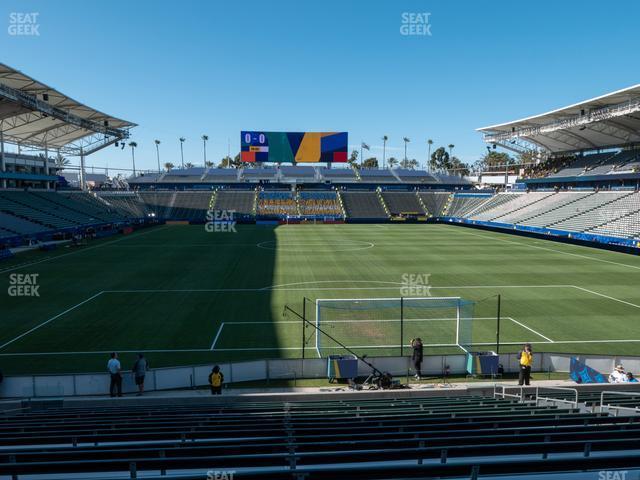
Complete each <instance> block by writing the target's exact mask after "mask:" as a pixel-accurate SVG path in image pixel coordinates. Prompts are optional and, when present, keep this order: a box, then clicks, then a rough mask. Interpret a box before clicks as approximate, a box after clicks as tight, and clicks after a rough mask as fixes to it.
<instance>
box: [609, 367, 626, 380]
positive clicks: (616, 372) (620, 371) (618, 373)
mask: <svg viewBox="0 0 640 480" xmlns="http://www.w3.org/2000/svg"><path fill="white" fill-rule="evenodd" d="M626 381H627V375H626V374H625V373H624V368H623V367H622V365H616V368H614V369H613V372H611V374H610V375H609V383H623V382H626Z"/></svg>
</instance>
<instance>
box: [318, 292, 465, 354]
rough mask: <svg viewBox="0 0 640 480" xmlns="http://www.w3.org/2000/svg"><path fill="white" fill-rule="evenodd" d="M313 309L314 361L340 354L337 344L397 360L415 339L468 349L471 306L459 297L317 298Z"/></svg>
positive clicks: (424, 342) (429, 343) (442, 345)
mask: <svg viewBox="0 0 640 480" xmlns="http://www.w3.org/2000/svg"><path fill="white" fill-rule="evenodd" d="M315 306H316V309H315V310H316V311H315V314H316V315H315V316H316V318H315V322H316V327H317V328H318V331H317V332H316V335H315V341H316V344H315V347H316V350H317V353H318V356H320V357H325V356H327V355H332V354H339V353H343V352H344V348H343V347H342V346H341V345H340V344H343V345H345V346H347V347H349V348H351V349H358V350H363V349H366V350H368V349H376V350H375V352H376V354H378V355H398V354H399V352H400V347H401V346H404V347H410V346H411V340H412V339H414V338H418V337H419V338H421V339H422V342H423V344H424V345H425V346H441V347H459V348H461V349H462V350H464V351H468V350H469V348H470V347H471V345H472V325H473V310H474V302H472V301H469V300H464V299H462V298H460V297H421V298H351V299H348V298H341V299H317V300H316V305H315ZM322 332H324V334H323V333H322Z"/></svg>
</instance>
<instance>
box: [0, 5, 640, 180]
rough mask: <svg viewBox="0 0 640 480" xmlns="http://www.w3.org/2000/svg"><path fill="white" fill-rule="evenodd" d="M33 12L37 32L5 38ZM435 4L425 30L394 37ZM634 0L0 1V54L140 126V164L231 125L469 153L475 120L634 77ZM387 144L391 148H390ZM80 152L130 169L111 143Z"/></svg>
mask: <svg viewBox="0 0 640 480" xmlns="http://www.w3.org/2000/svg"><path fill="white" fill-rule="evenodd" d="M12 12H25V13H26V12H37V13H39V16H38V23H39V25H40V27H39V31H40V35H39V36H33V37H24V36H22V37H20V36H10V35H8V33H7V30H6V27H7V26H8V24H9V15H10V13H12ZM403 12H410V13H421V12H428V13H430V14H431V15H430V18H429V22H430V29H431V34H432V35H431V36H403V35H401V34H400V27H401V21H402V13H403ZM638 18H640V3H638V2H637V1H634V0H629V1H619V2H616V1H610V2H604V1H600V2H594V1H580V2H577V1H562V2H559V1H536V2H514V1H490V2H489V1H459V0H458V1H402V0H400V1H378V2H376V1H364V0H363V1H359V0H358V1H356V0H352V1H350V0H338V1H335V0H324V1H322V2H310V1H300V0H298V1H290V0H271V1H249V0H245V1H242V2H233V1H224V2H223V1H190V0H183V1H180V2H176V1H158V0H156V1H151V0H144V1H131V0H129V1H121V0H110V1H109V2H98V1H89V0H56V1H54V0H46V1H45V0H42V1H29V0H20V1H12V0H4V1H3V2H2V3H1V4H0V24H2V25H4V26H5V28H4V33H0V61H1V62H3V63H6V64H8V65H10V66H13V67H15V68H17V69H19V70H22V71H23V72H25V73H27V74H29V75H31V76H33V77H35V78H36V79H38V80H41V81H43V82H45V83H47V84H49V85H50V86H52V87H54V88H57V89H59V90H61V91H62V92H64V93H66V94H68V95H70V96H72V97H73V98H75V99H77V100H79V101H82V102H84V103H86V104H88V105H90V106H92V107H95V108H97V109H100V110H102V111H104V112H107V113H109V114H112V115H115V116H119V117H121V118H125V119H127V120H131V121H133V122H135V123H138V124H139V125H140V126H139V127H137V128H135V129H134V130H133V135H132V138H133V139H134V140H135V141H137V142H138V144H139V148H138V149H137V152H136V159H137V164H138V167H139V168H154V167H155V165H156V159H155V147H154V145H153V140H154V139H155V138H158V139H160V140H161V141H162V145H161V160H162V162H165V161H172V162H173V163H176V164H178V163H179V161H180V158H179V157H180V153H179V152H180V149H179V142H178V138H179V137H180V136H184V137H186V138H187V141H186V142H185V160H186V161H191V162H193V163H202V142H201V140H200V137H201V135H202V134H207V135H209V137H210V141H209V144H208V148H207V153H208V155H207V156H208V158H209V159H214V160H215V161H216V162H217V161H219V159H220V158H221V157H223V156H224V155H226V153H227V145H228V141H230V144H231V152H232V154H235V153H237V151H238V150H239V142H240V138H239V137H240V134H239V132H240V130H242V129H254V130H293V131H304V130H308V131H316V130H319V131H343V130H344V131H348V132H349V142H350V144H354V145H359V143H360V141H362V140H364V141H366V142H367V143H369V144H370V145H372V146H373V147H374V148H373V149H372V154H374V155H377V156H378V157H379V158H380V157H381V151H380V150H376V149H375V147H376V146H380V145H381V144H382V142H381V140H380V138H381V137H382V135H384V134H386V135H388V136H389V138H390V140H389V144H388V145H389V147H388V148H389V150H388V155H396V156H398V157H402V156H403V151H402V137H404V136H407V137H409V138H410V139H411V140H412V141H411V143H410V145H409V157H413V158H417V159H419V160H420V161H424V160H425V158H426V140H427V139H428V138H432V139H433V140H434V141H435V143H436V145H448V144H449V143H453V144H455V145H456V147H455V149H454V153H455V154H456V155H457V156H459V157H460V158H461V159H462V160H463V161H466V162H473V161H475V160H476V159H478V158H479V157H480V156H481V155H482V154H483V152H484V144H483V142H482V138H481V135H479V134H478V133H477V132H475V129H476V128H478V127H482V126H486V125H490V124H494V123H501V122H504V121H509V120H514V119H517V118H521V117H524V116H529V115H532V114H536V113H541V112H543V111H547V110H549V109H553V108H557V107H561V106H564V105H566V104H570V103H573V102H576V101H580V100H583V99H587V98H591V97H594V96H597V95H601V94H604V93H606V92H608V91H612V90H617V89H620V88H623V87H627V86H630V85H633V84H636V83H639V82H640V62H639V61H638V55H639V53H638V52H640V48H639V47H640V35H638V33H637V19H638ZM394 149H397V150H394ZM89 164H95V165H99V166H104V165H107V164H108V165H109V167H129V166H130V153H129V152H128V151H127V150H125V151H121V150H119V149H115V148H113V147H110V148H107V149H105V150H103V151H101V152H100V153H97V154H95V155H93V157H92V158H91V159H90V160H89Z"/></svg>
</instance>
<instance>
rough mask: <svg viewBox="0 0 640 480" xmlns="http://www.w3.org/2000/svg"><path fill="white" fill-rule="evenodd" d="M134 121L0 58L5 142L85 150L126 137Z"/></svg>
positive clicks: (1, 121)
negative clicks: (77, 97) (68, 93)
mask: <svg viewBox="0 0 640 480" xmlns="http://www.w3.org/2000/svg"><path fill="white" fill-rule="evenodd" d="M135 126H136V125H135V124H134V123H131V122H128V121H126V120H121V119H119V118H116V117H112V116H111V115H107V114H105V113H102V112H99V111H98V110H95V109H93V108H91V107H88V106H86V105H84V104H82V103H80V102H78V101H76V100H74V99H72V98H70V97H68V96H66V95H64V94H63V93H61V92H59V91H58V90H55V89H53V88H51V87H49V86H47V85H45V84H44V83H42V82H39V81H37V80H35V79H34V78H31V77H29V76H28V75H25V74H24V73H22V72H20V71H18V70H16V69H14V68H11V67H9V66H7V65H4V64H1V63H0V130H1V131H2V140H3V141H4V142H6V143H12V144H15V145H19V146H20V147H26V148H32V149H36V150H58V149H59V150H60V151H61V152H64V153H66V154H68V155H80V153H81V152H82V153H83V154H85V155H88V154H91V153H93V152H95V151H97V150H99V149H101V148H104V147H106V146H107V145H111V144H112V143H115V142H116V141H118V140H123V139H126V138H128V136H129V129H130V128H131V127H135Z"/></svg>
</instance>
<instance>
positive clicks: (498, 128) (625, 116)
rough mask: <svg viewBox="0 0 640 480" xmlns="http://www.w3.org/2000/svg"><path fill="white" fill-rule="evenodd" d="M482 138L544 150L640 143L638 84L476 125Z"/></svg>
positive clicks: (517, 147)
mask: <svg viewBox="0 0 640 480" xmlns="http://www.w3.org/2000/svg"><path fill="white" fill-rule="evenodd" d="M477 131H479V132H482V133H483V134H484V141H485V142H487V143H490V144H495V145H500V146H502V147H504V148H507V149H509V150H514V151H518V152H520V151H522V150H526V149H531V148H532V147H533V148H536V149H539V150H543V151H546V152H547V153H552V154H553V153H561V152H576V151H583V150H597V149H603V148H610V147H624V146H628V145H633V144H640V84H637V85H634V86H632V87H628V88H624V89H622V90H618V91H615V92H612V93H609V94H607V95H602V96H600V97H596V98H592V99H590V100H585V101H583V102H579V103H576V104H574V105H569V106H567V107H564V108H559V109H557V110H552V111H550V112H547V113H543V114H540V115H534V116H532V117H528V118H523V119H521V120H516V121H513V122H508V123H501V124H498V125H491V126H489V127H483V128H479V129H478V130H477Z"/></svg>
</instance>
